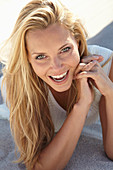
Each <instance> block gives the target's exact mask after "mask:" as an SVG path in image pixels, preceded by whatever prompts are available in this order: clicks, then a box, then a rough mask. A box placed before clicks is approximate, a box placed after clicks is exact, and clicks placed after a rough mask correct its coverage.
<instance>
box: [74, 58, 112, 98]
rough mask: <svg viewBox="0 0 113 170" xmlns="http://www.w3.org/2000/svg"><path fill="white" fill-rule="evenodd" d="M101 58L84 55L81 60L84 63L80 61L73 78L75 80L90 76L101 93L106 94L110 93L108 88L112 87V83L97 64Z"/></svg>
mask: <svg viewBox="0 0 113 170" xmlns="http://www.w3.org/2000/svg"><path fill="white" fill-rule="evenodd" d="M96 58H97V59H96ZM102 60H103V57H102V56H96V57H95V56H87V57H86V56H85V57H84V58H82V60H81V62H84V63H80V64H79V66H78V68H77V70H76V71H75V78H76V79H77V80H79V79H83V78H90V79H91V82H92V83H93V84H94V85H95V86H96V88H97V89H98V90H99V91H100V92H101V94H102V95H104V96H107V95H108V94H109V93H110V89H111V88H113V84H112V82H111V80H110V79H109V77H108V76H107V75H106V74H105V73H104V71H103V69H102V67H101V66H100V64H99V62H101V61H102Z"/></svg>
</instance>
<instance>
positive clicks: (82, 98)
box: [77, 78, 94, 106]
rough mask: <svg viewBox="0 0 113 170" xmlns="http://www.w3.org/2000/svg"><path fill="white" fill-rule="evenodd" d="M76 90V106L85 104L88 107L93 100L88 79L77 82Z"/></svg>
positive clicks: (92, 92)
mask: <svg viewBox="0 0 113 170" xmlns="http://www.w3.org/2000/svg"><path fill="white" fill-rule="evenodd" d="M77 89H78V99H77V100H78V101H77V103H78V104H85V105H88V106H90V105H91V103H92V101H93V99H94V90H93V87H92V84H91V82H90V80H89V79H88V78H81V79H78V80H77Z"/></svg>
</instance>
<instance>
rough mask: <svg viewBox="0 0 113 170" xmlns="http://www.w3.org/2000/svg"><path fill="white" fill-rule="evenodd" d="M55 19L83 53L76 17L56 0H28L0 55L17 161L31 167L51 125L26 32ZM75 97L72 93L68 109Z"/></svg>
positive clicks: (82, 35) (48, 137) (82, 34)
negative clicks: (71, 36)
mask: <svg viewBox="0 0 113 170" xmlns="http://www.w3.org/2000/svg"><path fill="white" fill-rule="evenodd" d="M57 22H58V23H60V24H63V25H64V26H65V27H66V28H67V29H69V30H70V31H71V32H72V34H73V35H74V37H75V39H76V40H77V42H78V43H79V53H80V56H83V55H87V44H86V34H85V30H84V28H83V26H82V24H81V22H80V20H78V19H77V18H74V17H73V15H72V14H71V12H70V11H69V10H68V9H67V8H66V7H64V5H62V4H61V3H60V2H59V1H57V0H56V1H55V0H33V1H31V2H29V3H28V4H27V5H26V6H25V7H24V8H23V9H22V10H21V12H20V14H19V17H18V19H17V21H16V24H15V27H14V30H13V32H12V34H11V36H10V37H9V39H8V41H7V43H6V44H5V46H4V48H3V50H4V49H6V48H7V51H8V54H7V55H5V56H3V55H2V62H4V63H5V67H4V69H3V73H4V80H3V83H4V85H5V87H6V94H7V104H8V107H9V109H10V127H11V131H12V135H13V137H14V141H15V144H16V146H17V149H18V151H19V153H20V157H19V160H18V162H23V163H25V164H26V167H27V168H28V169H32V168H33V167H34V165H35V163H36V162H37V161H38V158H39V156H40V153H41V151H42V150H43V149H44V148H45V147H46V146H47V145H48V144H49V143H50V141H51V140H52V138H53V136H54V125H53V122H52V119H51V116H50V113H49V107H48V88H47V85H46V84H45V83H44V82H43V81H42V80H41V79H40V78H39V77H38V76H37V75H36V74H35V73H34V71H33V69H32V66H31V65H30V63H29V61H28V57H27V50H26V33H27V31H29V30H33V29H45V28H47V26H49V25H50V24H54V23H57ZM73 84H74V83H73ZM75 90H76V89H75ZM75 100H76V96H74V98H73V101H72V103H71V105H70V107H69V108H70V109H71V108H72V106H73V104H74V103H75ZM68 112H69V111H68Z"/></svg>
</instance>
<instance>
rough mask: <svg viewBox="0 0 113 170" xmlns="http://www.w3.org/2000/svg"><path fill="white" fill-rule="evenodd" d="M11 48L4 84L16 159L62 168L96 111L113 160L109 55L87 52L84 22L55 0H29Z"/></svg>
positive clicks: (38, 168)
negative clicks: (15, 148)
mask: <svg viewBox="0 0 113 170" xmlns="http://www.w3.org/2000/svg"><path fill="white" fill-rule="evenodd" d="M8 45H9V48H8V50H9V51H8V55H7V58H6V57H5V56H4V57H3V58H2V61H5V64H6V66H5V68H4V81H3V82H4V84H5V86H6V94H7V104H8V106H9V109H10V126H11V131H12V135H13V137H14V141H15V144H16V146H17V149H18V151H19V153H20V158H19V160H18V161H19V162H23V163H24V164H25V165H26V167H27V169H34V170H53V169H54V170H61V169H63V168H64V167H65V166H66V164H67V163H68V161H69V160H70V158H71V156H72V153H73V151H74V150H75V148H76V145H77V142H78V140H79V137H80V135H81V131H82V129H83V127H84V125H85V124H91V123H92V122H95V121H96V120H97V118H98V111H99V113H100V118H101V124H102V130H103V144H104V149H105V152H106V154H107V155H108V157H109V158H110V159H113V147H112V146H113V133H112V132H113V104H112V100H113V83H112V80H113V63H112V52H111V51H110V50H108V49H104V48H102V47H97V46H89V47H88V49H87V43H86V34H85V30H84V28H83V26H82V24H81V23H80V21H79V20H78V19H77V18H74V17H73V15H72V14H71V13H70V11H69V10H68V9H66V8H65V7H64V6H63V5H62V4H61V3H60V2H59V1H53V0H33V1H31V2H29V3H28V4H27V5H26V6H25V7H24V8H23V9H22V10H21V12H20V14H19V17H18V19H17V22H16V24H15V27H14V30H13V32H12V34H11V36H10V38H9V39H8V41H7V44H6V46H8ZM92 54H95V55H92ZM102 56H103V57H102ZM100 62H101V64H99V63H100ZM101 66H102V67H103V68H102V67H101Z"/></svg>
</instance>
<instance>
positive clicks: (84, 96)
mask: <svg viewBox="0 0 113 170" xmlns="http://www.w3.org/2000/svg"><path fill="white" fill-rule="evenodd" d="M95 64H96V63H95V62H94V61H91V62H89V63H88V64H85V63H79V65H78V67H77V68H76V70H75V73H74V79H76V76H77V75H78V74H79V73H80V72H85V71H89V70H90V69H91V68H92V67H93V66H94V65H95ZM90 80H91V79H89V78H87V77H86V78H81V79H76V82H77V89H78V99H77V103H78V102H79V103H81V104H82V103H84V104H88V105H90V104H91V103H92V101H93V99H94V91H93V86H92V83H91V81H90Z"/></svg>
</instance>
